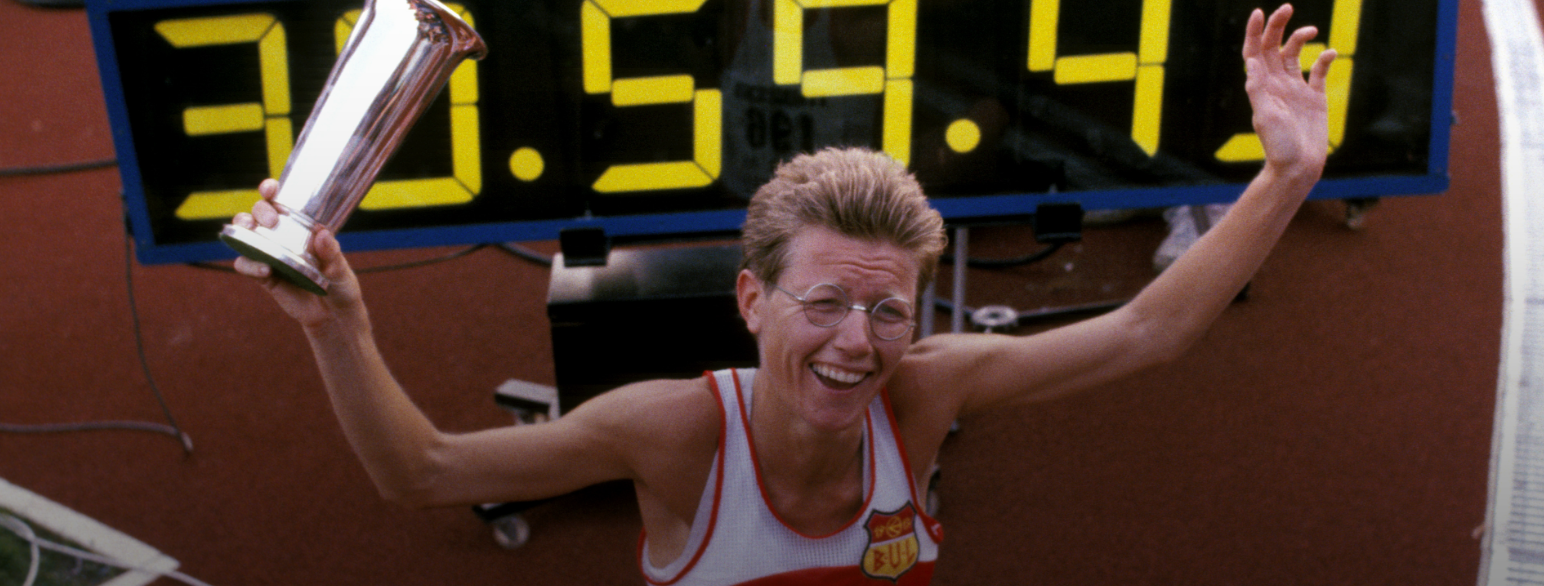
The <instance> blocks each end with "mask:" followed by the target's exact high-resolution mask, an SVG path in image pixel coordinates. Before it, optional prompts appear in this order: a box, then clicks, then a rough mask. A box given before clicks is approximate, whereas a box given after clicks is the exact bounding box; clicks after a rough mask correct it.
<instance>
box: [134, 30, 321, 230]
mask: <svg viewBox="0 0 1544 586" xmlns="http://www.w3.org/2000/svg"><path fill="white" fill-rule="evenodd" d="M155 31H156V33H158V34H160V35H161V38H163V39H165V40H166V42H168V43H170V44H171V46H173V47H176V48H178V49H193V48H198V47H208V46H213V45H237V44H242V43H256V44H257V55H258V64H259V72H260V73H259V74H260V75H261V78H262V88H263V101H262V102H260V103H259V102H248V103H241V104H221V105H211V106H194V107H190V108H187V109H185V110H183V112H182V126H183V131H184V132H186V133H187V134H188V136H208V135H214V134H231V133H238V132H263V133H264V134H265V136H266V139H267V144H268V173H269V175H271V176H273V177H278V176H279V174H280V173H281V172H282V171H283V170H284V162H285V161H287V160H289V155H290V150H291V149H292V148H294V146H295V138H294V128H293V126H292V125H291V123H290V118H289V114H290V82H289V56H288V51H287V49H286V48H285V37H284V25H283V24H282V23H279V22H278V21H277V20H276V19H275V18H274V16H273V15H271V14H238V15H233V16H217V17H208V18H181V19H173V20H163V21H161V22H158V23H156V24H155ZM258 197H259V196H258V193H257V189H231V190H224V191H195V192H193V193H191V194H189V195H188V197H187V199H185V200H183V202H182V205H180V206H178V207H177V211H176V212H175V213H176V215H177V217H178V218H181V219H184V220H204V219H216V218H229V217H231V216H232V215H235V214H236V213H237V212H242V211H246V210H248V209H251V207H252V202H255V201H257V199H258Z"/></svg>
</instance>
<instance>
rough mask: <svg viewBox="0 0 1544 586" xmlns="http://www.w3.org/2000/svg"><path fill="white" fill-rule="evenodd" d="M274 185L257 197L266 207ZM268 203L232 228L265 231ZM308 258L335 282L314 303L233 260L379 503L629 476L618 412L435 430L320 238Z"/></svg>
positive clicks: (516, 492)
mask: <svg viewBox="0 0 1544 586" xmlns="http://www.w3.org/2000/svg"><path fill="white" fill-rule="evenodd" d="M277 186H278V183H277V182H275V181H273V180H268V181H265V182H263V184H262V185H261V187H260V188H259V191H261V192H262V193H263V194H264V197H265V198H271V197H273V195H274V193H275V192H276V190H277ZM276 214H277V212H276V211H275V209H274V208H273V206H272V205H270V204H269V203H268V201H267V200H266V199H265V200H264V201H260V202H258V203H257V204H256V205H255V206H254V207H253V210H252V213H250V214H246V213H243V214H238V215H237V216H236V218H235V219H234V220H233V222H234V223H235V224H237V225H240V226H243V227H247V228H251V227H252V226H253V225H254V224H258V223H261V224H263V225H267V226H272V225H273V223H274V221H275V220H276V217H277V216H276ZM311 249H312V252H313V254H315V256H316V257H317V260H318V263H319V266H320V268H321V269H322V271H323V274H324V275H325V276H326V277H327V278H328V279H329V280H331V282H332V287H331V289H329V294H328V295H327V296H317V295H313V294H311V293H308V292H306V291H304V290H302V289H300V288H298V287H295V286H293V285H291V284H289V283H288V282H285V281H284V280H282V279H280V278H277V277H276V276H274V275H273V274H272V272H271V270H270V269H269V268H268V267H267V266H266V265H264V264H262V263H260V262H256V261H252V260H248V259H245V258H240V259H237V261H236V265H235V266H236V269H237V271H238V272H240V273H242V274H244V275H247V276H250V277H253V278H254V279H257V280H258V281H259V282H260V283H261V284H262V285H263V287H264V288H265V289H267V290H268V291H269V293H270V294H271V295H272V296H273V297H274V299H275V300H276V301H277V302H278V304H279V305H280V307H282V308H283V309H284V310H285V312H286V313H288V314H289V315H290V316H291V317H293V318H295V319H296V321H298V322H300V325H301V326H302V328H303V329H304V331H305V334H306V338H307V340H308V341H309V342H310V345H311V349H312V353H313V355H314V356H315V359H316V363H317V367H318V368H319V370H320V371H321V375H322V380H323V382H324V383H325V385H326V388H327V393H328V395H329V398H330V399H331V402H332V407H333V411H334V412H335V413H336V415H337V417H338V421H339V423H340V424H341V425H342V427H343V431H344V434H345V436H346V437H347V438H348V441H349V444H350V445H351V447H352V448H353V450H354V452H355V453H356V454H357V455H358V456H359V459H360V461H361V462H362V463H363V464H364V467H365V469H366V470H367V471H368V472H369V475H370V478H371V480H372V481H373V482H374V483H375V485H376V487H377V489H378V490H379V491H380V493H381V494H382V496H384V497H386V498H387V499H389V500H392V501H394V502H398V503H401V504H405V505H409V506H430V505H442V504H468V503H477V502H497V501H500V500H522V499H534V498H540V497H546V496H555V495H558V494H562V493H565V492H569V491H572V490H576V489H578V488H582V487H584V486H587V485H589V484H594V483H597V482H601V481H605V480H612V479H620V478H627V477H630V476H633V473H632V470H633V467H632V465H631V463H630V462H629V452H626V451H625V449H626V448H627V446H628V443H627V442H626V441H623V440H625V434H627V433H632V431H630V430H631V428H629V427H627V425H628V424H629V423H630V422H631V421H632V420H631V419H628V418H627V417H626V416H625V414H624V413H622V412H621V410H619V409H616V408H609V409H608V408H606V407H605V405H606V404H605V403H598V404H597V408H594V409H589V410H586V413H584V414H579V413H576V414H575V416H573V417H565V418H563V419H560V420H559V422H555V423H551V424H544V425H531V426H519V427H511V428H507V429H496V430H489V431H485V432H479V433H470V434H448V433H444V432H441V431H440V430H438V429H436V428H435V426H434V425H433V424H432V423H431V422H430V421H429V419H428V418H427V417H426V416H425V415H424V414H423V412H422V411H421V410H419V409H418V407H417V406H416V405H414V404H413V402H412V400H411V399H410V398H409V397H408V395H407V393H405V392H404V391H403V389H402V388H401V386H399V385H398V383H397V381H396V380H395V379H394V378H393V377H392V375H391V373H390V371H389V370H388V368H387V366H386V362H385V360H383V359H382V357H381V354H380V352H379V350H378V349H377V347H376V344H375V339H374V336H373V332H372V328H371V325H370V319H369V315H368V312H367V311H366V309H365V304H364V302H363V301H362V298H361V296H360V287H359V281H358V279H357V278H356V277H355V275H354V272H353V271H352V270H351V269H350V268H349V264H348V261H347V260H346V259H345V258H344V256H343V253H342V250H341V249H340V248H339V246H338V242H337V240H336V239H334V238H333V236H332V235H331V234H330V233H328V232H327V231H326V230H325V229H324V230H321V231H318V232H317V233H316V234H315V235H314V236H313V237H312V248H311Z"/></svg>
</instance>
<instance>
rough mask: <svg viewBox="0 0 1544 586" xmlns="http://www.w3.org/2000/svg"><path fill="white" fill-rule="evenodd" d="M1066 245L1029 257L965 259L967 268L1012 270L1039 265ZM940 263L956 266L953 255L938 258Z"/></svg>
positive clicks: (1058, 244) (1042, 250)
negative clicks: (1034, 264) (1028, 265)
mask: <svg viewBox="0 0 1544 586" xmlns="http://www.w3.org/2000/svg"><path fill="white" fill-rule="evenodd" d="M1065 245H1066V243H1065V242H1053V243H1051V244H1049V245H1047V246H1046V247H1045V248H1042V249H1040V250H1037V251H1035V252H1032V253H1029V254H1027V255H1024V256H1020V257H1015V258H971V257H967V258H966V259H965V266H968V267H971V268H976V269H1006V268H1012V267H1017V266H1023V265H1027V264H1032V263H1037V262H1040V261H1042V260H1045V259H1046V258H1047V257H1049V256H1051V255H1053V254H1056V251H1058V250H1061V248H1062V246H1065ZM938 262H939V263H942V264H948V265H952V264H954V255H952V254H944V255H942V256H940V257H939V258H938Z"/></svg>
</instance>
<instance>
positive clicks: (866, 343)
mask: <svg viewBox="0 0 1544 586" xmlns="http://www.w3.org/2000/svg"><path fill="white" fill-rule="evenodd" d="M833 328H835V329H836V333H835V334H834V335H833V337H832V339H831V344H832V346H834V347H835V348H836V349H837V350H841V351H842V352H843V353H845V354H847V356H849V357H860V356H867V355H868V354H869V352H872V351H873V350H874V346H873V341H872V340H870V339H869V323H868V314H867V313H865V312H862V311H858V310H856V309H854V310H852V311H850V312H848V313H847V317H845V318H842V321H841V322H839V323H837V324H836V325H835V326H833Z"/></svg>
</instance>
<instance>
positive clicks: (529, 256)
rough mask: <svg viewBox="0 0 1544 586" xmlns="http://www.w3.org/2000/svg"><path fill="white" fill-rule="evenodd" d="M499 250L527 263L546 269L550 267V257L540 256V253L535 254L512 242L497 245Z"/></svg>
mask: <svg viewBox="0 0 1544 586" xmlns="http://www.w3.org/2000/svg"><path fill="white" fill-rule="evenodd" d="M499 250H502V251H504V252H507V253H509V254H510V255H512V256H514V257H516V258H520V259H523V260H527V261H530V262H533V263H536V264H539V265H541V266H544V267H548V268H551V267H552V257H551V256H548V255H545V254H542V253H540V252H536V251H534V250H531V249H529V248H526V247H524V246H520V245H519V244H515V243H513V242H504V243H501V244H499Z"/></svg>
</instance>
